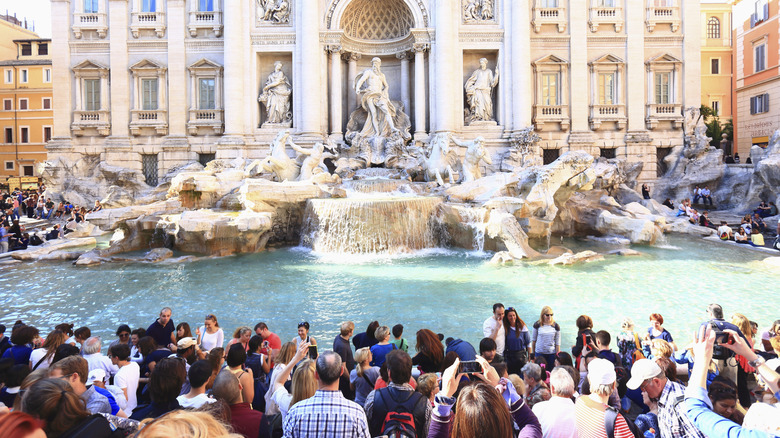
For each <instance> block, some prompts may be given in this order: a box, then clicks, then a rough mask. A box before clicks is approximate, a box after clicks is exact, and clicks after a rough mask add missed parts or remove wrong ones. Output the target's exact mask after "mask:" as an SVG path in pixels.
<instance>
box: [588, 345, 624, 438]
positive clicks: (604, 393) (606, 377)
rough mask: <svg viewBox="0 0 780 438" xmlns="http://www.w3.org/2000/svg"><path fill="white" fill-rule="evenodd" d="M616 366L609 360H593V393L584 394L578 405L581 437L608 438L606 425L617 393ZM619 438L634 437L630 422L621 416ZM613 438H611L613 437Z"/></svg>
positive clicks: (590, 374) (590, 370)
mask: <svg viewBox="0 0 780 438" xmlns="http://www.w3.org/2000/svg"><path fill="white" fill-rule="evenodd" d="M616 380H617V375H616V374H615V365H613V364H612V362H610V361H608V360H606V359H593V360H592V361H591V362H590V364H588V381H589V382H590V391H591V392H590V394H589V395H583V396H581V397H580V398H578V399H577V403H575V404H574V415H575V424H576V425H577V436H579V437H580V438H608V437H607V430H606V427H605V424H604V417H605V415H606V410H607V406H608V403H609V396H610V395H611V394H612V392H613V391H614V390H615V388H616V385H615V381H616ZM614 436H615V438H634V434H633V432H631V429H629V427H628V424H627V423H626V419H625V418H623V416H622V415H620V414H618V416H617V418H616V420H615V429H614ZM609 438H611V437H609Z"/></svg>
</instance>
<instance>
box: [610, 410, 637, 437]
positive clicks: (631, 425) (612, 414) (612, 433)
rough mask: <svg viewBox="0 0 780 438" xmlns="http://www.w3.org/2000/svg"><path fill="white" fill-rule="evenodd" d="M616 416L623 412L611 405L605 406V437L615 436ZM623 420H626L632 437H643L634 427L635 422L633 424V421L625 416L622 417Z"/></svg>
mask: <svg viewBox="0 0 780 438" xmlns="http://www.w3.org/2000/svg"><path fill="white" fill-rule="evenodd" d="M618 416H621V417H623V414H621V413H620V412H618V410H617V409H615V408H613V407H612V406H607V410H606V411H604V429H605V431H606V432H607V438H615V425H616V424H617V419H618ZM623 420H625V421H626V424H627V425H628V428H629V429H631V433H632V434H633V435H634V437H636V438H644V436H645V435H644V434H643V433H642V431H640V430H639V428H638V427H636V424H634V422H633V421H628V420H626V417H623Z"/></svg>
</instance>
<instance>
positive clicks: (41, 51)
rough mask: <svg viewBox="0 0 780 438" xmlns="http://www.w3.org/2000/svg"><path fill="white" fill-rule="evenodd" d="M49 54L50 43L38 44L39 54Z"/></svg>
mask: <svg viewBox="0 0 780 438" xmlns="http://www.w3.org/2000/svg"><path fill="white" fill-rule="evenodd" d="M48 54H49V45H48V44H46V43H40V44H38V55H48Z"/></svg>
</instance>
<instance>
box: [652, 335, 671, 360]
mask: <svg viewBox="0 0 780 438" xmlns="http://www.w3.org/2000/svg"><path fill="white" fill-rule="evenodd" d="M673 353H674V350H673V349H672V345H671V344H669V343H668V342H666V341H664V340H663V339H658V338H656V339H653V340H652V341H650V357H651V358H652V359H657V358H659V357H665V358H667V359H671V357H672V354H673Z"/></svg>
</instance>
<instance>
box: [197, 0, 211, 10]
mask: <svg viewBox="0 0 780 438" xmlns="http://www.w3.org/2000/svg"><path fill="white" fill-rule="evenodd" d="M198 10H199V11H201V12H213V11H214V0H198Z"/></svg>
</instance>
